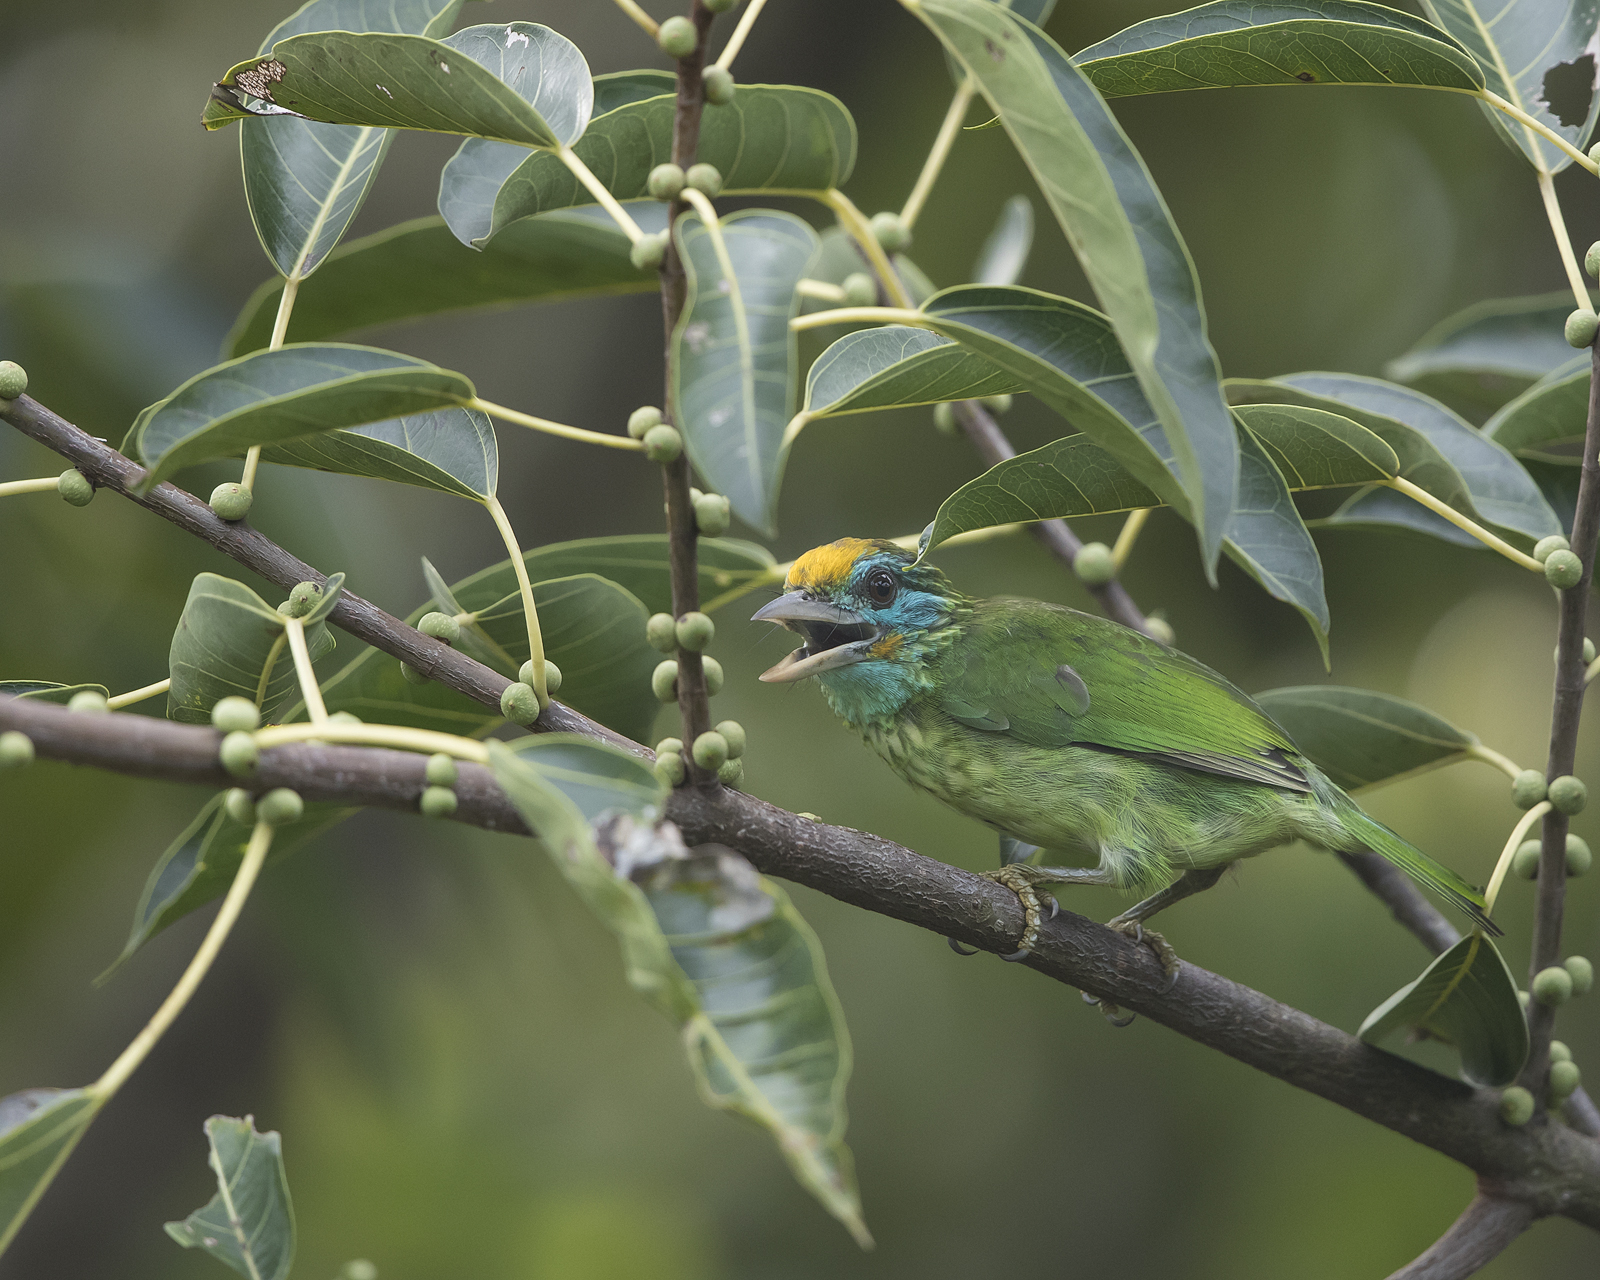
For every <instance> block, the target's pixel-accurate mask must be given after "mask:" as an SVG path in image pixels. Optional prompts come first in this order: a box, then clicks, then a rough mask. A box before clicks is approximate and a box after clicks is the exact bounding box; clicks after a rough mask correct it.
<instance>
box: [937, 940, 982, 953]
mask: <svg viewBox="0 0 1600 1280" xmlns="http://www.w3.org/2000/svg"><path fill="white" fill-rule="evenodd" d="M945 941H946V942H948V943H949V944H950V950H952V951H954V952H955V953H956V954H957V955H958V956H975V955H977V954H978V948H977V947H964V946H962V945H961V944H960V943H959V942H957V941H956V940H955V939H954V938H946V939H945Z"/></svg>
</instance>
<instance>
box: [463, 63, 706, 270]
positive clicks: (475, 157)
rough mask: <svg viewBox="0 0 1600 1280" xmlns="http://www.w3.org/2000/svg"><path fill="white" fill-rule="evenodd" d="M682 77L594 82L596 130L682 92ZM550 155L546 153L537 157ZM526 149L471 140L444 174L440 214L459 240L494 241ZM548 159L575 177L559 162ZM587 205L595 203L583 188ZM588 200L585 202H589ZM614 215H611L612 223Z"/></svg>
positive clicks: (618, 76) (627, 74)
mask: <svg viewBox="0 0 1600 1280" xmlns="http://www.w3.org/2000/svg"><path fill="white" fill-rule="evenodd" d="M676 86H677V77H676V76H674V75H672V74H671V73H670V72H666V71H622V72H617V73H614V74H612V75H606V76H596V77H595V79H594V118H593V119H591V121H590V127H591V128H593V127H595V126H597V125H598V124H599V122H600V120H601V119H603V118H604V117H605V115H606V114H608V113H609V112H612V111H615V110H616V109H617V108H618V107H622V106H626V105H627V104H629V103H631V102H642V101H644V100H645V99H646V98H659V97H660V96H661V95H662V94H664V93H665V94H676V92H677V89H676ZM536 154H545V153H536ZM528 158H529V153H528V149H527V148H526V147H518V146H513V145H512V144H511V143H509V142H490V141H489V140H488V139H486V138H467V139H466V140H465V141H463V142H462V144H461V146H460V147H458V148H457V149H456V153H455V155H453V156H452V157H451V158H450V160H449V161H448V162H447V163H446V164H445V167H444V170H443V172H442V173H440V175H439V212H440V214H441V215H443V217H444V220H445V223H446V225H448V226H449V228H450V230H451V232H452V233H453V234H454V235H455V237H456V239H458V240H460V241H461V243H462V244H466V245H470V244H473V243H475V242H481V241H484V240H486V239H488V236H489V233H490V232H491V231H492V230H493V229H494V202H495V197H496V196H498V195H499V194H500V188H501V186H502V185H503V184H504V182H505V180H506V179H507V178H509V177H510V176H511V174H512V172H513V171H514V170H515V169H516V167H517V166H518V165H520V164H521V163H522V162H523V161H524V160H526V159H528ZM546 158H550V159H552V162H553V163H554V164H555V165H556V167H557V168H559V169H560V170H561V171H562V172H563V173H566V174H567V175H568V176H569V177H571V170H569V169H567V167H566V166H565V165H563V164H562V163H561V162H560V161H559V160H554V159H553V158H552V157H549V156H548V155H547V156H546ZM574 182H575V185H577V186H578V188H579V190H580V191H582V192H583V201H588V200H591V199H593V197H592V196H590V195H589V194H588V191H587V189H586V188H583V187H582V185H581V184H577V183H576V180H574ZM583 201H580V203H581V202H583ZM609 217H610V215H607V219H608V220H609Z"/></svg>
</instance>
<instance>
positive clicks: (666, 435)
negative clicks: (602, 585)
mask: <svg viewBox="0 0 1600 1280" xmlns="http://www.w3.org/2000/svg"><path fill="white" fill-rule="evenodd" d="M682 452H683V437H682V436H680V435H679V434H678V429H677V428H676V427H669V426H668V425H667V424H666V423H664V422H663V423H662V424H661V425H660V426H658V427H651V428H650V430H648V431H646V432H645V433H644V456H645V457H647V458H649V459H650V461H651V462H661V463H667V462H676V461H677V459H678V455H679V454H681V453H682ZM1574 559H1576V557H1574Z"/></svg>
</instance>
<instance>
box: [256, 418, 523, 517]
mask: <svg viewBox="0 0 1600 1280" xmlns="http://www.w3.org/2000/svg"><path fill="white" fill-rule="evenodd" d="M261 460H262V461H263V462H277V463H281V464H282V465H284V466H286V467H310V468H312V469H314V470H317V471H336V472H338V473H339V474H340V475H346V476H369V477H371V478H373V479H376V480H393V481H396V482H397V483H400V484H411V485H417V486H419V487H420V488H423V489H437V490H439V491H440V492H441V493H454V494H458V495H459V496H461V497H463V498H476V499H478V500H480V501H481V500H483V499H485V498H491V497H493V496H494V492H495V488H496V486H497V485H498V483H499V479H500V454H499V449H498V446H497V445H496V443H495V436H494V427H493V426H492V425H491V424H490V422H489V417H488V415H487V414H484V413H480V412H478V410H476V409H437V410H435V411H434V412H432V413H417V414H410V415H408V416H406V417H403V418H394V419H392V420H390V421H388V422H374V423H370V424H368V425H367V426H364V427H349V428H346V429H345V430H342V431H325V432H323V433H322V434H321V435H315V436H305V437H302V438H301V439H299V440H290V441H288V442H287V443H285V444H279V445H274V446H272V447H271V448H269V449H263V450H262V452H261Z"/></svg>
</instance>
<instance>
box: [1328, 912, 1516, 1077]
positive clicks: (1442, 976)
mask: <svg viewBox="0 0 1600 1280" xmlns="http://www.w3.org/2000/svg"><path fill="white" fill-rule="evenodd" d="M1403 1030H1404V1031H1412V1032H1423V1033H1425V1034H1426V1035H1428V1036H1431V1037H1433V1038H1434V1039H1436V1040H1442V1041H1444V1042H1445V1043H1446V1044H1449V1045H1453V1046H1455V1049H1456V1052H1458V1053H1459V1054H1460V1055H1461V1074H1462V1076H1463V1077H1464V1078H1465V1079H1466V1080H1467V1081H1469V1082H1470V1083H1472V1084H1475V1085H1481V1086H1487V1087H1492V1088H1499V1087H1501V1086H1503V1085H1508V1084H1510V1083H1511V1082H1512V1081H1513V1080H1515V1079H1516V1078H1517V1073H1518V1072H1519V1071H1521V1070H1522V1064H1523V1063H1524V1062H1526V1061H1527V1060H1528V1021H1527V1017H1526V1016H1525V1015H1524V1014H1523V1012H1522V1006H1521V1005H1520V1004H1518V1003H1517V983H1516V979H1515V978H1513V977H1512V976H1511V970H1510V969H1508V968H1506V962H1505V960H1504V959H1503V958H1502V957H1501V955H1500V952H1499V949H1498V948H1496V946H1495V945H1494V943H1492V942H1490V941H1489V939H1488V938H1486V937H1484V936H1483V934H1482V933H1480V932H1479V931H1478V930H1476V929H1474V930H1473V931H1472V932H1471V933H1469V934H1468V935H1467V936H1466V937H1465V938H1463V939H1461V941H1460V942H1458V943H1456V945H1455V946H1453V947H1451V948H1450V950H1448V951H1446V952H1445V953H1444V954H1443V955H1442V956H1440V957H1439V958H1438V959H1436V960H1435V961H1434V962H1433V963H1432V964H1430V965H1429V966H1428V967H1427V968H1426V969H1424V970H1423V971H1422V975H1421V976H1420V977H1419V978H1417V979H1416V981H1414V982H1410V983H1407V984H1406V985H1405V986H1403V987H1401V988H1400V990H1398V991H1396V992H1395V993H1394V994H1393V995H1392V996H1390V997H1389V998H1388V999H1387V1000H1385V1001H1384V1002H1383V1003H1382V1004H1380V1005H1379V1006H1378V1007H1377V1008H1376V1009H1374V1010H1373V1011H1372V1012H1371V1013H1369V1014H1368V1015H1367V1019H1366V1021H1365V1022H1363V1023H1362V1024H1361V1030H1360V1032H1359V1035H1360V1036H1361V1038H1362V1039H1363V1040H1365V1041H1367V1042H1368V1043H1369V1044H1376V1043H1377V1042H1378V1041H1379V1040H1381V1039H1383V1038H1384V1037H1385V1036H1387V1035H1389V1034H1391V1033H1392V1032H1395V1031H1403Z"/></svg>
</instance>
